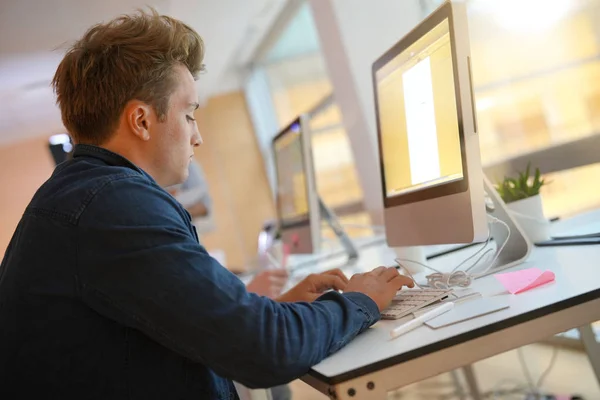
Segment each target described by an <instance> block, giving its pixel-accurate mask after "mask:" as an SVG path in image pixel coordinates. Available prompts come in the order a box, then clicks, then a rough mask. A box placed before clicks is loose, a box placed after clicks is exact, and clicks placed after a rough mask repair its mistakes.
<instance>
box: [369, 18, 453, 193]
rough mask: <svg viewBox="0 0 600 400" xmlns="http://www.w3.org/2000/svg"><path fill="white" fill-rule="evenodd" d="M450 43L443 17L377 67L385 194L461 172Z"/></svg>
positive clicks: (419, 187)
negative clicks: (439, 21) (431, 27)
mask: <svg viewBox="0 0 600 400" xmlns="http://www.w3.org/2000/svg"><path fill="white" fill-rule="evenodd" d="M451 46H452V42H451V37H450V23H449V21H448V19H444V20H443V21H442V22H441V23H439V24H438V25H436V26H435V27H434V28H433V29H431V30H429V31H428V32H427V33H426V34H424V35H423V36H421V37H420V38H419V39H418V40H416V41H415V42H414V43H412V44H411V45H410V46H408V47H407V48H406V49H404V50H403V51H401V52H399V53H398V54H397V55H395V56H394V57H393V58H391V59H390V60H389V61H388V62H387V63H385V64H384V65H382V66H381V67H380V68H379V69H378V70H377V71H375V82H376V96H377V102H378V113H379V115H378V119H379V130H380V140H381V157H382V169H383V174H384V176H383V177H384V182H385V187H384V193H385V196H386V198H388V199H390V198H394V197H397V196H402V195H405V194H408V193H412V192H418V191H421V190H424V189H428V188H431V187H435V186H440V185H444V184H446V183H451V182H456V181H461V180H462V179H463V178H464V173H463V163H462V153H461V140H460V132H459V122H458V116H457V115H458V113H457V108H456V88H455V85H454V67H453V61H452V47H451Z"/></svg>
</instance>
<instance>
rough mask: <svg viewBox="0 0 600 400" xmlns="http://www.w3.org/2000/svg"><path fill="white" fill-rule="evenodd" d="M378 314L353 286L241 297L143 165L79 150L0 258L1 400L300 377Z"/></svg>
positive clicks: (218, 386)
mask: <svg viewBox="0 0 600 400" xmlns="http://www.w3.org/2000/svg"><path fill="white" fill-rule="evenodd" d="M379 317H380V315H379V312H378V309H377V307H376V305H375V303H374V302H373V301H372V300H371V299H370V298H368V297H367V296H365V295H363V294H360V293H345V294H339V293H337V292H329V293H327V294H325V295H323V296H321V297H320V298H319V299H318V300H317V301H315V302H313V303H300V302H299V303H278V302H275V301H272V300H270V299H268V298H265V297H260V296H257V295H255V294H251V293H248V292H247V291H246V288H245V286H244V285H243V283H242V282H241V281H240V280H239V279H238V278H237V277H236V276H235V275H233V274H232V273H231V272H229V271H228V270H227V269H225V268H223V266H221V265H220V264H219V263H218V262H217V261H216V260H214V259H213V258H211V257H210V256H209V255H208V253H207V252H206V250H205V249H204V248H203V247H202V246H201V245H200V244H198V242H197V240H196V234H195V232H194V228H193V226H192V224H191V221H190V216H189V214H188V213H187V212H186V211H185V209H184V208H183V207H182V206H181V205H180V204H179V203H178V202H177V201H175V199H173V197H172V196H171V195H169V194H168V193H167V192H166V191H164V190H163V189H162V188H161V187H160V186H158V185H157V184H156V182H155V181H154V180H153V179H152V178H151V177H150V176H149V175H148V174H147V173H145V172H144V171H142V170H141V169H139V168H138V167H136V166H135V165H133V164H132V163H131V162H129V161H128V160H126V159H125V158H123V157H121V156H119V155H117V154H114V153H112V152H109V151H107V150H105V149H102V148H100V147H94V146H87V145H78V146H76V148H75V152H74V156H73V159H72V160H69V161H66V162H65V163H62V164H61V165H59V166H58V167H57V168H56V170H55V171H54V173H53V175H52V176H51V177H50V179H49V180H48V181H47V182H45V183H44V184H43V185H42V187H41V188H40V189H39V190H38V191H37V193H36V194H35V195H34V197H33V199H32V201H31V203H30V204H29V206H28V207H27V209H26V211H25V213H24V215H23V217H22V219H21V220H20V222H19V224H18V226H17V229H16V231H15V233H14V236H13V237H12V240H11V242H10V244H9V246H8V248H7V250H6V253H5V255H4V259H3V261H2V265H1V266H0V398H2V399H13V398H23V399H25V398H39V396H40V395H42V396H43V397H44V398H61V399H71V398H77V399H104V400H106V399H236V398H237V393H236V391H235V389H234V386H233V384H232V382H231V380H234V381H237V382H239V383H242V384H244V385H246V386H247V387H250V388H257V387H271V386H275V385H279V384H282V383H285V382H289V381H291V380H293V379H296V378H299V377H301V376H302V375H304V374H305V373H306V372H308V370H309V369H310V367H311V366H313V365H314V364H316V363H318V362H319V361H321V360H322V359H323V358H325V357H327V356H328V355H330V354H331V353H333V352H335V351H337V350H339V349H340V348H341V347H342V346H344V345H345V344H346V343H348V342H349V341H350V340H352V339H353V338H354V337H355V336H356V335H358V334H359V333H361V332H362V331H364V330H365V329H367V328H368V327H369V326H371V325H372V324H373V323H374V322H376V321H377V320H378V319H379Z"/></svg>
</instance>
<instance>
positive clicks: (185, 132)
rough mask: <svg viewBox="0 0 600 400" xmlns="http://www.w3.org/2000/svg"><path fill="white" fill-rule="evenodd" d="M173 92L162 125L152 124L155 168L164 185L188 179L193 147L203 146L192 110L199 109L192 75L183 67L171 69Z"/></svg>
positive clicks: (160, 123)
mask: <svg viewBox="0 0 600 400" xmlns="http://www.w3.org/2000/svg"><path fill="white" fill-rule="evenodd" d="M173 73H174V75H175V81H176V82H177V84H176V88H175V91H174V92H173V93H172V94H171V97H170V99H169V107H168V110H167V117H166V120H165V121H164V122H159V123H157V124H153V128H154V129H153V132H151V137H152V138H156V139H155V142H154V146H153V153H154V157H153V158H154V160H153V163H154V165H155V166H156V169H157V170H158V171H160V175H161V179H160V180H161V181H162V182H160V183H161V184H162V185H163V186H171V185H176V184H179V183H182V182H183V181H185V180H186V179H187V177H188V167H189V165H190V162H191V160H192V157H193V156H194V147H196V146H198V145H200V144H201V143H202V138H201V137H200V133H199V132H198V126H197V125H196V120H195V117H194V111H195V110H196V109H197V108H198V93H197V91H196V84H195V81H194V78H193V77H192V74H190V72H189V71H188V70H187V68H185V67H184V66H177V67H175V68H174V72H173Z"/></svg>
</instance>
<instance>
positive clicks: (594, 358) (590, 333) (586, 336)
mask: <svg viewBox="0 0 600 400" xmlns="http://www.w3.org/2000/svg"><path fill="white" fill-rule="evenodd" d="M579 336H580V337H581V341H582V342H583V347H585V351H586V353H587V355H588V359H589V360H590V364H592V368H593V369H594V373H595V374H596V379H597V380H598V383H599V384H600V344H599V343H598V342H597V341H596V335H595V334H594V330H593V329H592V325H583V326H582V327H580V328H579Z"/></svg>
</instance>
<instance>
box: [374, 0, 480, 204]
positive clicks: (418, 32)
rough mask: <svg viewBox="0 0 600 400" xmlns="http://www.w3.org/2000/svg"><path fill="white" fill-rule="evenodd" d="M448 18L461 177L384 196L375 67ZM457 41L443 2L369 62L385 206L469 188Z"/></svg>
mask: <svg viewBox="0 0 600 400" xmlns="http://www.w3.org/2000/svg"><path fill="white" fill-rule="evenodd" d="M444 20H448V29H449V33H450V48H451V54H452V68H453V71H452V72H453V76H454V97H455V100H456V112H457V121H458V132H459V140H460V151H461V161H462V169H463V178H462V179H461V180H457V181H453V182H449V183H446V184H441V185H437V186H433V187H429V188H425V189H421V190H417V191H414V192H409V193H404V194H398V195H395V196H388V194H387V188H386V181H385V170H384V163H383V143H382V137H381V122H380V118H379V97H378V95H379V93H378V87H377V71H378V70H380V69H381V68H383V67H384V66H385V65H386V64H387V63H389V62H390V61H391V60H393V59H394V58H395V57H396V56H398V55H399V54H400V53H402V52H403V51H404V50H406V49H408V48H409V47H410V46H411V45H413V44H414V43H416V42H417V41H418V40H419V39H420V38H422V37H423V36H424V35H426V34H427V33H428V32H430V31H431V30H432V29H433V28H435V27H436V26H438V25H439V24H440V23H442V22H444ZM456 46H457V41H456V33H455V29H454V17H453V12H452V4H451V2H450V1H446V2H445V3H443V4H442V5H441V6H440V7H439V8H438V9H436V10H435V11H434V12H433V13H432V14H430V15H429V16H428V17H427V18H426V19H425V20H424V21H423V22H421V23H420V24H419V25H418V26H417V27H416V28H414V29H413V30H412V31H411V32H409V33H408V34H407V35H406V36H404V37H403V38H402V39H401V40H400V41H398V42H397V43H396V44H394V45H393V46H392V47H391V48H390V49H389V50H388V51H386V52H385V53H384V54H383V55H382V56H381V57H379V58H378V59H377V60H376V61H375V62H374V63H373V65H372V70H371V76H372V80H373V90H374V102H375V120H376V127H377V143H378V152H379V171H380V178H381V190H382V195H383V202H384V207H385V208H390V207H397V206H400V205H404V204H411V203H415V202H420V201H425V200H430V199H434V198H438V197H443V196H449V195H453V194H457V193H463V192H466V191H467V190H469V176H468V169H467V155H466V145H465V130H464V123H463V107H462V102H461V98H460V94H461V87H460V80H459V65H458V57H457V49H456Z"/></svg>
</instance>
